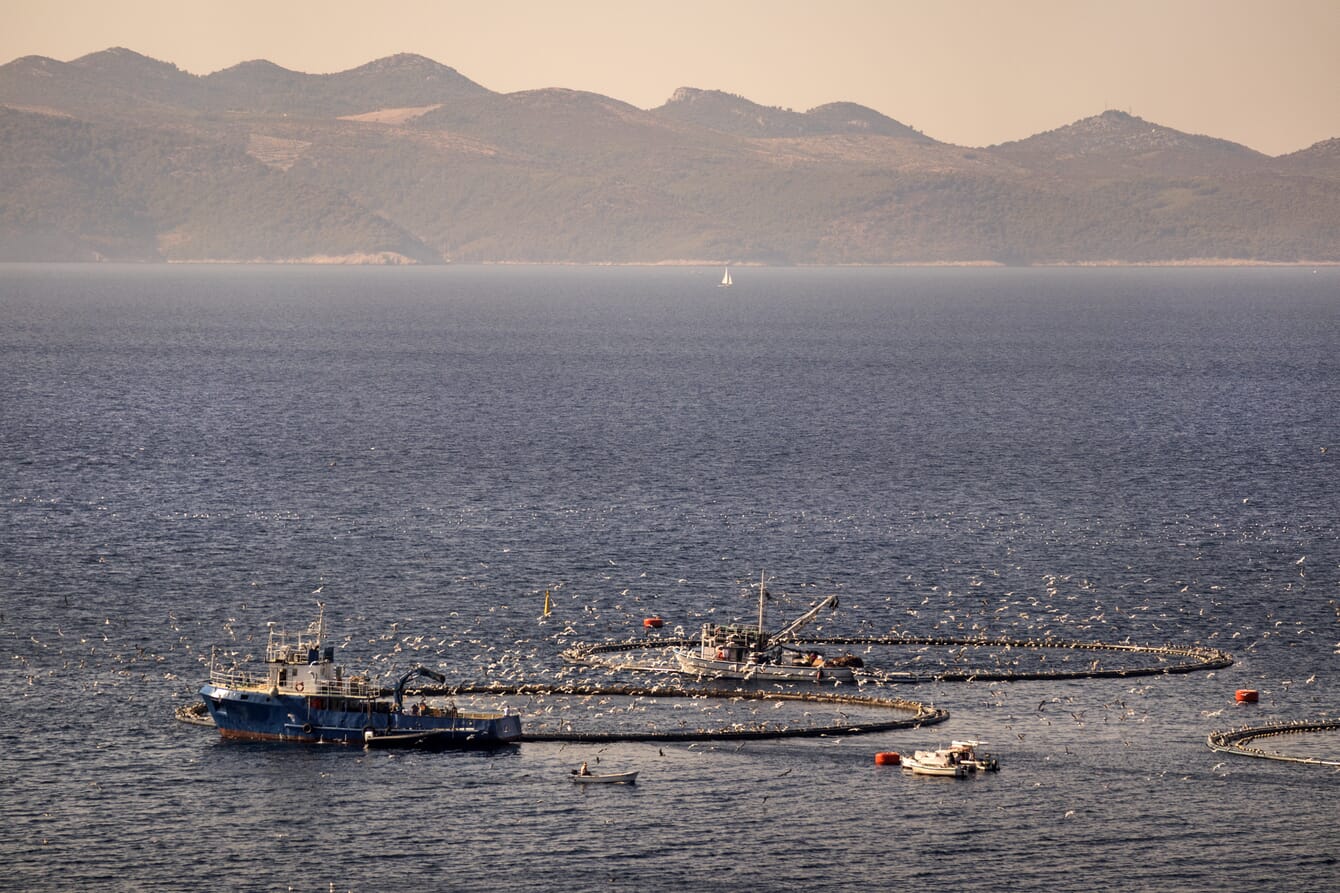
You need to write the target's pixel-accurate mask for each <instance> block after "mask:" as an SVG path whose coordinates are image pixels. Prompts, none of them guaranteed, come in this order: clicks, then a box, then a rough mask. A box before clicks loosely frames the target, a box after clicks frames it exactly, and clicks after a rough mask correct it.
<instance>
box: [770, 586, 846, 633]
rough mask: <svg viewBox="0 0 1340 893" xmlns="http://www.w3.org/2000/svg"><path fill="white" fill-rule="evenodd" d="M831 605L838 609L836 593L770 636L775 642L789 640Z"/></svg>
mask: <svg viewBox="0 0 1340 893" xmlns="http://www.w3.org/2000/svg"><path fill="white" fill-rule="evenodd" d="M830 607H831V608H832V609H833V610H835V611H836V610H837V607H838V597H837V596H836V595H830V596H829V597H828V598H826V599H824V600H823V601H821V602H819V604H817V605H815V606H814V607H813V608H810V609H809V610H808V611H806V612H805V613H804V614H801V615H800V616H799V617H797V618H796V619H795V620H792V621H791V622H790V623H788V624H787V625H786V626H785V627H783V628H782V629H780V630H778V631H777V632H776V633H774V634H773V635H772V636H771V637H770V638H771V639H772V641H773V642H784V641H787V640H788V639H791V638H793V637H794V636H795V634H796V633H797V632H799V631H800V628H801V627H803V626H805V624H807V623H809V622H810V621H812V620H813V619H814V618H815V617H818V616H819V612H820V611H822V610H823V609H824V608H830Z"/></svg>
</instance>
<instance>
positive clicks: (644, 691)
mask: <svg viewBox="0 0 1340 893" xmlns="http://www.w3.org/2000/svg"><path fill="white" fill-rule="evenodd" d="M413 694H414V696H416V697H417V696H419V695H423V696H426V697H445V696H455V695H493V696H499V697H501V696H506V695H518V696H521V695H568V696H572V697H593V696H602V695H603V696H606V697H628V698H644V697H645V698H695V699H708V698H714V699H721V700H746V701H799V702H804V703H809V704H840V705H847V706H853V707H866V708H878V709H885V710H899V711H903V712H906V713H911V714H912V715H911V716H909V717H904V718H900V719H882V720H875V721H872V722H862V721H857V722H852V721H851V720H850V719H845V720H843V721H842V722H838V723H833V724H831V725H821V726H804V727H801V728H764V727H749V726H746V725H744V724H742V723H735V724H732V725H730V726H727V727H723V728H715V729H678V730H674V731H653V730H641V731H639V730H627V731H616V732H536V733H530V732H528V733H525V734H524V735H522V738H521V740H522V741H570V742H586V743H600V742H613V741H742V740H763V739H769V738H822V737H830V736H834V735H868V734H872V733H874V732H887V731H891V730H894V729H915V728H919V727H921V726H931V725H936V724H937V723H942V722H944V721H945V720H947V719H949V711H948V710H944V709H942V708H940V707H936V706H934V705H931V704H924V703H922V702H921V701H911V700H908V699H906V698H878V697H873V696H869V695H847V694H839V693H828V692H777V691H743V690H737V689H687V688H679V687H677V686H676V687H667V686H655V687H650V688H645V687H638V686H632V685H577V684H562V685H544V684H526V685H503V684H487V685H477V684H465V685H449V686H435V687H426V688H420V689H416V690H415V691H414V692H413Z"/></svg>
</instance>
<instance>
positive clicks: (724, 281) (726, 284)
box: [717, 267, 733, 288]
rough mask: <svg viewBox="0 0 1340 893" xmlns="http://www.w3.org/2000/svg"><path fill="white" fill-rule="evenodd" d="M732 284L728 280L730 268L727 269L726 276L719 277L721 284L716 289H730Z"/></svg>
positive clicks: (729, 279)
mask: <svg viewBox="0 0 1340 893" xmlns="http://www.w3.org/2000/svg"><path fill="white" fill-rule="evenodd" d="M732 284H733V283H732V282H731V278H730V267H727V268H726V275H724V276H722V277H721V283H720V284H719V285H718V286H717V288H730V287H731V285H732Z"/></svg>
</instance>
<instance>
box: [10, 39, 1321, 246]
mask: <svg viewBox="0 0 1340 893" xmlns="http://www.w3.org/2000/svg"><path fill="white" fill-rule="evenodd" d="M0 260H6V261H67V260H88V261H91V260H109V261H227V262H253V261H254V262H262V261H280V262H283V261H308V262H317V261H327V262H369V263H441V262H566V263H660V262H711V263H727V262H729V263H737V264H742V263H769V264H802V263H803V264H889V263H1004V264H1040V263H1108V262H1117V263H1176V262H1188V261H1203V260H1218V261H1246V262H1281V263H1297V262H1317V263H1327V262H1340V139H1331V140H1327V141H1325V142H1322V143H1318V144H1317V145H1315V146H1312V147H1310V148H1308V149H1305V150H1303V151H1301V152H1295V153H1293V154H1291V155H1285V156H1280V157H1277V158H1272V157H1269V156H1266V155H1262V154H1261V153H1259V152H1255V151H1252V150H1251V149H1248V148H1246V147H1244V146H1240V145H1237V144H1235V143H1231V142H1228V141H1225V140H1220V139H1214V138H1212V137H1208V136H1197V135H1192V134H1186V133H1181V132H1179V131H1176V130H1172V129H1170V128H1167V127H1163V126H1160V125H1158V124H1154V123H1151V122H1149V121H1144V120H1141V119H1140V118H1137V117H1133V116H1131V115H1128V114H1124V113H1122V112H1116V111H1106V112H1103V113H1102V114H1100V115H1096V116H1094V117H1091V118H1085V119H1084V120H1081V121H1077V122H1075V123H1073V124H1070V125H1068V126H1065V127H1061V128H1059V129H1057V130H1053V131H1049V132H1047V133H1041V134H1038V135H1036V136H1032V137H1029V138H1028V139H1025V140H1020V141H1018V142H1012V143H1005V144H1002V145H997V146H991V147H987V148H965V147H962V146H954V145H950V144H947V143H942V142H939V141H938V140H935V139H933V138H931V137H930V136H927V135H926V134H923V133H921V132H919V131H917V130H915V129H914V128H912V127H909V126H908V125H906V124H903V123H900V122H898V121H895V120H893V119H891V118H888V117H886V116H885V115H882V114H880V113H879V112H876V111H874V110H872V109H869V108H865V107H863V106H860V105H856V104H853V103H832V104H829V105H823V106H819V107H818V108H814V109H811V110H809V111H807V112H803V113H801V112H794V111H790V110H786V109H778V108H768V107H765V106H760V105H758V104H756V103H753V102H750V101H749V100H747V99H744V98H742V97H739V96H734V95H731V94H728V93H722V92H720V91H715V90H699V89H691V88H687V87H686V88H681V89H680V90H677V91H676V92H675V94H674V95H673V96H672V97H671V98H670V99H669V100H668V101H667V102H666V103H665V104H664V105H662V106H660V107H658V108H654V109H650V110H642V109H638V108H636V107H634V106H631V105H628V104H627V103H624V102H620V101H618V100H615V99H610V98H609V97H605V96H600V95H596V94H592V93H583V92H578V91H573V90H563V89H549V90H530V91H524V92H519V93H505V94H504V93H495V92H493V91H491V90H488V89H487V88H485V87H482V86H480V85H479V84H476V83H474V82H473V81H471V80H470V79H469V78H466V77H465V76H463V75H461V74H460V73H459V72H457V71H456V70H454V69H452V68H449V67H447V66H445V65H441V64H439V63H437V62H434V61H432V60H431V59H426V58H424V57H422V56H415V55H398V56H392V57H389V58H386V59H379V60H377V61H375V62H370V63H368V64H367V65H363V66H361V67H359V68H355V69H352V70H350V71H344V72H340V73H338V74H329V75H313V74H303V73H300V72H295V71H289V70H287V69H284V68H281V67H279V66H277V65H274V64H272V63H270V62H266V61H253V62H243V63H242V64H240V65H236V66H233V67H232V68H228V69H225V70H223V71H219V72H215V73H214V74H210V75H207V76H203V77H202V76H197V75H193V74H190V73H188V72H184V71H182V70H180V69H178V68H177V67H176V66H174V65H171V64H168V63H165V62H160V61H156V60H154V59H149V58H147V57H145V56H142V55H139V54H138V53H134V52H132V51H130V50H126V49H110V50H105V51H103V52H99V53H93V54H91V55H88V56H84V57H82V58H80V59H76V60H74V61H72V62H58V61H55V60H52V59H47V58H43V57H39V56H27V57H23V58H20V59H16V60H14V61H13V62H10V63H8V64H7V65H4V66H0Z"/></svg>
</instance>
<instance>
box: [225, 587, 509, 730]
mask: <svg viewBox="0 0 1340 893" xmlns="http://www.w3.org/2000/svg"><path fill="white" fill-rule="evenodd" d="M269 627H270V635H269V641H268V642H267V643H266V648H265V671H264V673H258V672H253V671H251V670H249V669H248V668H247V667H245V666H243V667H236V666H232V667H226V668H225V667H220V666H219V665H218V664H217V663H216V662H215V661H214V660H212V659H211V661H210V673H209V682H208V683H207V684H206V685H204V686H202V687H201V689H200V697H201V698H202V699H203V700H204V703H205V708H206V709H207V710H208V711H209V715H210V716H211V717H212V718H213V719H214V725H215V726H217V727H218V730H219V733H220V734H221V735H222V736H223V737H224V738H235V739H243V740H252V741H305V742H313V743H316V742H334V743H347V744H365V745H367V746H370V747H406V746H412V747H429V748H447V747H452V748H490V747H498V746H501V745H504V744H507V743H509V742H512V741H516V740H518V739H519V738H520V737H521V718H520V717H518V716H514V715H512V714H511V711H510V710H508V709H506V708H504V709H503V710H502V711H499V712H480V711H468V710H460V709H458V708H457V707H456V706H455V704H454V703H453V704H448V705H446V706H443V705H438V704H429V703H428V702H427V701H426V699H421V700H420V702H419V703H418V704H415V705H413V706H411V707H410V708H408V709H407V708H406V707H405V705H404V699H405V690H406V688H407V686H408V685H409V683H410V682H411V681H412V680H414V679H417V678H425V679H431V680H433V681H435V682H439V683H441V682H444V681H445V678H444V677H443V676H442V674H441V673H438V672H437V671H435V670H430V669H428V668H427V667H415V668H414V669H412V670H410V671H409V672H407V673H405V674H404V675H403V676H401V677H400V679H399V680H398V681H397V682H396V686H395V689H394V690H393V691H392V692H390V693H389V694H388V693H386V692H383V691H382V689H381V688H380V687H379V686H374V685H372V683H371V682H370V680H369V678H368V677H367V676H363V675H353V676H350V675H346V674H345V672H344V668H343V667H340V666H337V665H336V663H335V649H334V647H333V646H330V645H326V644H325V638H326V624H325V608H324V606H322V607H321V608H320V610H319V612H318V614H317V619H316V620H315V621H314V622H313V623H311V624H310V625H309V626H308V627H307V629H306V630H304V631H302V632H300V633H298V634H296V635H290V634H288V633H286V632H283V631H282V630H279V629H276V628H275V624H273V623H271V624H269Z"/></svg>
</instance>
